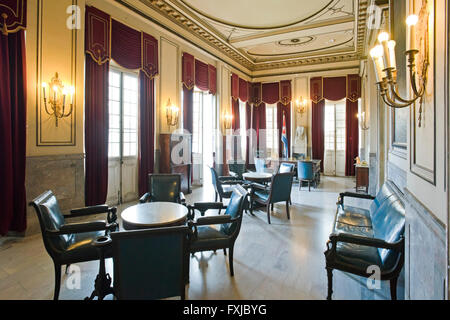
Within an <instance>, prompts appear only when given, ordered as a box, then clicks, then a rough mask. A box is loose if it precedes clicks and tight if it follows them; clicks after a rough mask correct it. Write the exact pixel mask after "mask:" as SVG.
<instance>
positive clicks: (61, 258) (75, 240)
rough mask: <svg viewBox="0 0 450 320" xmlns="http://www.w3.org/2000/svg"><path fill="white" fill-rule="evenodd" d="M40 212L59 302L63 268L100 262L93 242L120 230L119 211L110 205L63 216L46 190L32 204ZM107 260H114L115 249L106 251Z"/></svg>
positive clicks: (55, 201) (43, 236)
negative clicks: (98, 216)
mask: <svg viewBox="0 0 450 320" xmlns="http://www.w3.org/2000/svg"><path fill="white" fill-rule="evenodd" d="M30 205H31V206H33V207H34V209H35V210H36V214H37V216H38V219H39V224H40V227H41V232H42V239H43V241H44V246H45V249H46V250H47V253H48V254H49V255H50V257H51V258H52V260H53V264H54V268H55V291H54V296H53V299H54V300H58V297H59V290H60V285H61V266H63V265H66V266H68V265H70V264H73V263H80V262H86V261H92V260H98V259H99V252H98V250H97V249H96V248H95V246H93V245H92V243H93V242H94V241H95V239H97V238H98V237H99V236H104V235H107V234H109V233H110V232H111V231H115V230H116V229H118V224H117V223H116V219H117V215H116V213H117V209H116V208H114V207H112V208H110V207H108V206H106V205H99V206H93V207H86V208H81V209H74V210H72V211H70V212H71V214H70V215H63V214H62V213H61V210H60V208H59V205H58V200H57V199H56V197H55V196H54V195H53V193H52V192H51V191H46V192H44V193H43V194H41V195H40V196H38V197H37V198H36V199H34V200H33V201H32V202H31V203H30ZM100 213H107V219H106V221H104V220H97V221H91V222H79V223H67V222H66V219H70V218H76V217H84V216H90V215H93V214H100ZM105 257H106V258H109V257H111V248H110V247H108V248H106V249H105Z"/></svg>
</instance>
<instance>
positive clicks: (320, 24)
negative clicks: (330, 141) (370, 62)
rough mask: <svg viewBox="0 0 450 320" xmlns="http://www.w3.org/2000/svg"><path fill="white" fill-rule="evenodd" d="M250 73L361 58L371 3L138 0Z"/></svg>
mask: <svg viewBox="0 0 450 320" xmlns="http://www.w3.org/2000/svg"><path fill="white" fill-rule="evenodd" d="M140 1H141V2H142V3H144V4H146V5H147V6H149V7H151V8H152V9H154V10H156V11H158V12H159V13H161V14H162V15H163V16H165V17H166V18H169V19H170V20H172V21H173V22H175V23H177V24H178V25H180V26H182V27H183V28H185V29H186V30H188V31H189V32H191V33H192V34H193V35H195V36H196V37H199V38H201V39H202V40H204V41H206V42H208V43H209V44H211V45H213V46H214V47H216V48H217V49H219V50H221V51H222V52H224V53H225V54H226V55H228V56H229V57H230V58H232V59H233V60H235V61H236V62H237V63H239V64H241V65H243V66H245V67H247V68H248V69H250V70H252V71H257V70H268V69H279V68H283V67H292V66H299V65H311V64H319V63H327V62H340V61H352V60H358V59H359V58H360V57H361V55H362V54H363V52H364V43H365V39H364V38H365V30H366V23H365V21H366V10H367V6H368V4H367V2H368V0H277V1H274V0H165V1H163V0H140Z"/></svg>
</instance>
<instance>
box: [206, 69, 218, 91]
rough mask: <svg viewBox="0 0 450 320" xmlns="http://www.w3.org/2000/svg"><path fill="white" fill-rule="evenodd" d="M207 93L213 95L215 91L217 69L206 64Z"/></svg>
mask: <svg viewBox="0 0 450 320" xmlns="http://www.w3.org/2000/svg"><path fill="white" fill-rule="evenodd" d="M208 79H209V93H210V94H212V95H215V94H216V93H217V69H216V67H214V66H212V65H210V64H208Z"/></svg>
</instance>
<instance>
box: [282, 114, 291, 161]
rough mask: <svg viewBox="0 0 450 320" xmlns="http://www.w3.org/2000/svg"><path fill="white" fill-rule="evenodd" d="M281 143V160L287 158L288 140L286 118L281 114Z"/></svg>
mask: <svg viewBox="0 0 450 320" xmlns="http://www.w3.org/2000/svg"><path fill="white" fill-rule="evenodd" d="M281 142H282V143H283V158H289V148H288V138H287V134H286V117H285V114H284V112H283V130H282V133H281Z"/></svg>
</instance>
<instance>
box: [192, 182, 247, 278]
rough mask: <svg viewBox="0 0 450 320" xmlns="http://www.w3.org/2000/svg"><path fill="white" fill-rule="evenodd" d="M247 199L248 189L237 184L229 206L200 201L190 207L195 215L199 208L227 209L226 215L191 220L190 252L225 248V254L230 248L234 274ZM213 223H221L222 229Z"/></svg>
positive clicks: (230, 263) (232, 274)
mask: <svg viewBox="0 0 450 320" xmlns="http://www.w3.org/2000/svg"><path fill="white" fill-rule="evenodd" d="M247 199H248V194H247V191H246V190H245V189H244V188H243V187H242V186H240V185H236V186H234V188H233V191H232V195H231V199H230V202H229V203H228V206H224V205H223V204H222V203H220V202H209V203H208V202H206V203H205V202H203V203H202V202H199V203H195V204H194V206H190V207H189V208H190V210H191V211H192V212H193V213H192V214H191V216H195V213H194V212H195V210H199V211H200V212H202V214H204V212H206V211H207V210H212V209H225V210H226V211H225V214H224V215H219V216H208V217H199V218H198V219H196V220H195V221H194V220H189V221H188V226H189V227H190V228H191V239H190V252H191V253H192V254H194V253H195V252H201V251H216V250H220V249H223V250H224V254H226V249H228V250H229V266H230V275H231V276H234V269H233V251H234V244H235V242H236V239H237V237H238V235H239V231H240V229H241V224H242V215H243V210H244V206H245V204H246V202H247ZM212 225H220V229H219V230H217V229H215V228H212V227H211V226H212Z"/></svg>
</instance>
